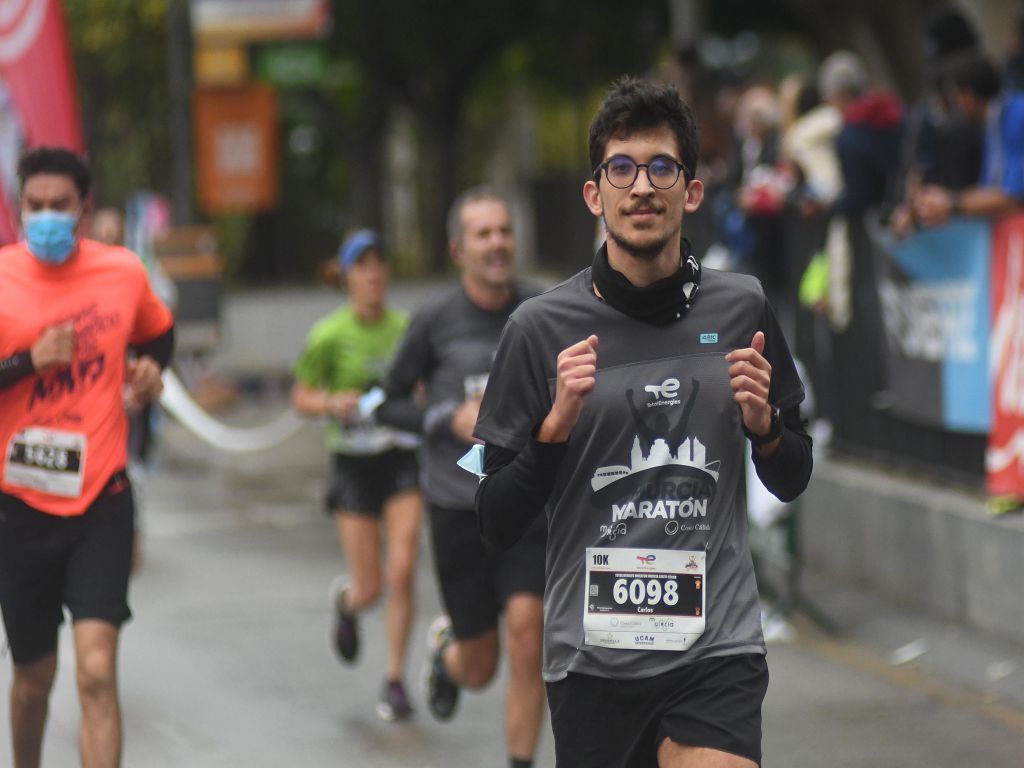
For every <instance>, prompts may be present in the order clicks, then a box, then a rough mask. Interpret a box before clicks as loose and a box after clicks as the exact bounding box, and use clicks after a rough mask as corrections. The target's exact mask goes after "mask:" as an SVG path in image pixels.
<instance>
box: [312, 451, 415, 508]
mask: <svg viewBox="0 0 1024 768" xmlns="http://www.w3.org/2000/svg"><path fill="white" fill-rule="evenodd" d="M417 487H419V466H418V464H417V462H416V452H415V451H410V450H404V449H400V448H392V449H391V450H390V451H386V452H385V453H378V454H375V455H372V456H348V455H346V454H342V453H335V454H332V455H331V475H330V478H329V479H328V481H327V498H326V499H325V504H326V508H327V512H328V514H334V513H337V512H345V513H352V514H356V515H365V516H366V517H372V518H380V516H381V515H382V514H383V513H384V502H386V501H387V500H388V499H390V498H391V497H392V496H395V495H396V494H399V493H401V492H402V491H411V490H413V489H415V488H417Z"/></svg>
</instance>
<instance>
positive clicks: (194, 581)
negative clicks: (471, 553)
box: [0, 398, 1024, 768]
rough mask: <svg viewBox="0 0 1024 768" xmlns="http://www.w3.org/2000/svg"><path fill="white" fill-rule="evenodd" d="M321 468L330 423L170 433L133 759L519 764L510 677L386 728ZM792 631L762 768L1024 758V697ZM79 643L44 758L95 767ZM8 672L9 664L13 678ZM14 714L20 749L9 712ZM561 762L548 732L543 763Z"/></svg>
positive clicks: (145, 765)
mask: <svg viewBox="0 0 1024 768" xmlns="http://www.w3.org/2000/svg"><path fill="white" fill-rule="evenodd" d="M258 405H259V407H256V408H254V407H252V406H250V407H248V408H247V409H245V412H244V413H240V414H234V415H232V418H235V419H241V420H242V421H247V422H249V423H255V422H259V421H265V420H269V418H270V417H271V416H273V415H274V414H275V413H276V412H278V410H279V409H280V408H281V407H283V403H282V401H281V400H280V398H270V399H269V400H267V401H266V402H264V403H262V404H258ZM324 466H325V458H324V456H323V454H322V451H321V448H320V443H319V436H318V430H317V428H316V426H315V425H309V426H308V427H306V428H304V429H303V430H302V431H301V432H300V433H299V434H298V435H296V436H295V437H293V438H291V439H290V440H289V441H288V442H287V443H286V444H285V445H283V446H282V447H281V448H280V449H278V450H275V451H272V452H266V453H261V454H254V455H243V456H232V455H225V454H221V453H219V452H217V451H215V450H213V449H212V448H209V447H207V446H205V445H203V444H201V443H199V442H197V441H196V440H195V439H194V438H192V437H191V436H190V435H188V434H187V433H185V432H184V430H182V429H181V428H180V427H179V426H177V425H175V424H169V425H168V426H167V429H166V430H165V432H164V440H163V445H162V447H161V451H160V458H159V460H158V462H157V467H156V469H155V471H154V473H153V474H152V476H151V477H150V478H149V481H148V482H147V484H146V487H145V498H144V505H145V511H144V526H145V534H144V536H145V561H144V564H143V568H142V570H141V572H140V573H139V574H138V576H137V577H136V579H135V581H134V584H133V590H132V605H133V609H134V612H135V618H134V620H133V621H132V622H131V623H130V624H129V625H128V626H127V627H126V629H125V632H124V634H123V641H122V654H121V678H122V679H121V689H122V698H123V704H124V710H125V765H126V766H129V768H180V767H181V766H189V767H190V768H213V767H214V766H217V767H231V768H233V767H234V766H245V767H246V768H261V767H263V766H266V767H267V768H270V767H271V766H273V767H274V768H279V766H309V767H310V768H319V767H320V766H325V767H326V766H332V767H336V766H374V767H380V768H392V767H393V766H415V767H418V768H428V767H434V768H441V767H442V766H446V767H451V768H481V767H482V766H495V767H498V766H502V765H505V764H506V761H505V758H504V754H503V753H504V750H503V741H502V735H501V717H502V689H503V684H502V682H501V681H498V682H497V683H496V684H495V685H493V686H492V687H491V688H490V689H489V690H488V691H485V692H483V693H480V694H469V695H466V696H465V698H464V699H463V703H462V707H461V710H460V713H459V714H458V716H457V717H456V719H455V720H454V721H452V722H451V723H447V724H441V723H436V722H434V721H433V720H432V719H431V717H430V715H429V714H428V713H427V712H426V709H425V706H424V705H423V703H422V698H421V696H420V694H419V690H418V687H416V689H415V690H414V695H415V703H416V705H417V713H416V717H415V719H414V720H413V721H412V722H410V723H407V724H397V725H396V724H389V723H385V722H382V721H380V720H379V719H378V718H377V716H376V714H375V712H374V701H375V697H376V694H377V689H378V686H379V684H380V677H381V670H382V668H383V658H384V654H383V644H382V643H381V642H377V641H378V640H380V639H382V638H383V613H382V611H381V610H380V609H379V608H378V609H375V610H374V611H372V612H371V613H369V614H368V615H367V617H366V619H365V621H364V633H365V634H364V638H365V639H366V640H367V642H364V649H365V652H364V654H363V657H362V658H361V660H360V663H359V664H358V665H357V666H356V667H354V668H349V667H343V666H341V665H340V664H339V663H338V662H337V661H336V660H335V658H334V656H333V655H332V652H331V650H330V646H329V643H328V632H329V629H328V628H329V619H328V611H327V599H326V597H327V595H326V593H327V586H328V584H329V582H330V580H331V579H332V577H333V576H334V575H336V574H337V573H338V572H339V571H342V570H343V569H344V564H343V562H342V560H341V557H340V555H339V553H338V547H337V543H336V542H335V539H334V532H333V527H332V525H331V523H330V521H329V520H328V519H327V518H326V517H325V516H324V515H323V514H322V512H321V505H320V496H321V482H322V476H323V469H324ZM419 576H420V578H419V581H418V587H417V592H418V599H419V613H418V617H417V622H416V629H415V637H414V643H413V648H412V652H411V659H410V672H411V676H412V678H413V680H411V681H410V682H411V683H413V684H416V683H417V682H418V675H419V669H420V667H421V665H422V663H423V661H424V658H425V655H426V654H425V646H424V643H423V639H422V638H423V634H424V632H425V630H426V626H427V624H428V623H429V621H430V619H431V618H432V617H433V616H434V615H435V614H436V613H437V612H438V598H437V591H436V588H435V584H434V580H433V575H432V572H431V565H430V560H429V552H428V551H427V547H426V546H424V547H423V557H422V559H421V567H420V572H419ZM795 626H796V632H795V637H794V638H793V639H791V640H790V641H788V642H779V643H772V644H771V645H770V649H769V662H770V667H771V678H772V682H771V688H770V690H769V695H768V700H767V703H766V706H765V723H764V731H765V737H764V753H765V760H764V765H765V766H778V767H783V766H784V767H786V768H805V767H806V768H818V767H820V766H830V767H832V768H845V767H849V768H865V767H870V766H880V767H881V766H885V767H886V768H889V767H890V766H900V767H901V768H913V767H914V766H929V767H933V766H963V765H971V766H986V767H988V768H1004V767H1005V768H1011V767H1012V768H1020V766H1024V708H1021V707H1018V706H1016V705H1015V704H1013V703H1012V702H1008V701H1007V700H1004V699H1000V698H998V697H993V696H992V695H991V694H990V693H986V692H985V691H983V690H980V689H974V688H971V687H970V686H967V685H959V684H955V683H951V682H950V681H949V680H948V679H946V678H943V677H941V676H936V675H932V674H930V673H929V672H928V671H927V670H926V669H920V668H917V667H915V666H914V665H909V666H907V665H904V666H894V665H893V664H891V663H890V660H889V659H888V658H887V657H885V656H884V655H882V654H880V653H878V652H877V649H874V648H871V647H868V646H866V645H864V644H863V643H858V642H854V641H852V640H845V639H843V638H834V637H826V636H824V635H822V634H820V633H819V632H817V631H815V630H814V628H813V627H811V626H810V624H808V623H806V622H801V621H799V620H798V621H797V622H796V624H795ZM70 651H71V648H70V637H69V633H68V632H67V631H66V630H65V631H64V632H63V634H62V646H61V653H62V657H63V662H62V665H61V670H60V673H59V677H58V682H57V686H56V689H55V691H54V695H53V699H52V704H51V714H50V721H49V725H48V730H47V735H46V743H45V748H44V764H45V765H47V766H70V765H76V764H77V763H78V758H77V747H76V743H77V727H78V707H77V702H76V698H75V692H74V675H73V670H72V668H71V664H72V662H71V659H72V655H71V653H70ZM9 678H10V669H9V662H7V663H4V664H3V665H2V667H0V684H2V685H3V686H5V687H6V686H7V685H8V683H9ZM5 702H6V700H5ZM2 709H3V714H2V718H0V719H2V722H0V741H2V742H4V743H5V744H6V743H8V742H9V729H8V723H7V706H6V703H5V704H4V705H3V707H2ZM594 727H595V728H601V727H609V724H602V723H595V724H594ZM2 749H3V750H4V751H2V752H0V754H3V755H4V756H5V757H4V758H3V759H0V763H6V762H7V760H6V755H9V751H7V750H8V748H7V747H3V748H2ZM553 764H554V759H553V750H552V740H551V735H550V732H549V731H547V730H545V733H544V735H543V741H542V746H541V750H540V754H539V757H538V761H537V765H538V766H551V765H553Z"/></svg>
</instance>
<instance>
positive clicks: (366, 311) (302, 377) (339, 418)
mask: <svg viewBox="0 0 1024 768" xmlns="http://www.w3.org/2000/svg"><path fill="white" fill-rule="evenodd" d="M339 265H340V267H341V273H342V276H343V278H344V281H345V284H346V286H347V288H348V292H349V301H348V303H347V304H346V305H345V306H343V307H341V308H340V309H338V310H336V311H335V312H333V313H332V314H330V315H328V316H327V317H325V318H323V319H321V320H320V321H318V322H317V323H316V324H315V325H314V326H313V329H312V330H311V331H310V333H309V338H308V339H307V342H306V348H305V349H304V350H303V352H302V355H301V356H300V357H299V360H298V362H297V363H296V364H295V384H294V386H293V388H292V405H293V406H294V407H295V409H296V410H297V411H298V412H299V413H302V414H305V415H308V416H325V417H327V418H328V420H329V422H328V426H327V429H326V442H327V449H328V450H329V451H330V452H331V458H332V460H331V475H330V479H329V482H328V487H327V499H326V501H327V509H328V511H329V512H330V513H331V514H332V515H333V517H334V521H335V526H336V528H337V532H338V539H339V542H340V543H341V548H342V552H343V554H344V556H345V560H346V561H347V563H348V565H349V569H350V571H351V574H350V576H349V577H339V578H337V579H335V581H334V582H333V583H332V585H331V606H332V611H333V614H334V644H335V649H336V650H337V652H338V655H339V656H340V657H341V658H342V659H343V660H344V661H346V662H354V661H355V659H356V657H357V656H358V653H359V632H358V622H357V615H358V613H359V612H360V611H362V610H364V609H366V608H368V607H370V606H371V605H373V603H375V602H376V600H377V598H378V597H379V596H380V593H381V590H382V587H383V586H384V582H385V581H386V586H387V589H388V605H387V619H386V624H387V633H388V668H387V675H386V679H385V681H384V684H383V686H382V689H381V694H380V699H379V701H378V703H377V712H378V714H379V715H380V716H381V717H382V718H384V719H385V720H402V719H406V718H408V717H410V716H411V715H412V707H411V705H410V703H409V697H408V696H407V694H406V691H405V687H404V684H403V671H404V668H405V657H406V650H407V648H408V640H409V630H410V628H411V626H412V618H413V608H414V606H413V585H412V580H413V574H414V573H415V569H416V554H417V550H418V543H419V531H420V518H421V516H422V500H421V497H420V492H419V488H418V479H417V475H418V468H417V463H416V453H415V448H416V438H415V437H413V436H411V435H407V434H404V433H401V432H397V431H395V430H393V429H391V428H389V427H384V426H381V425H379V424H377V423H376V422H375V421H374V419H373V416H372V410H373V407H372V404H371V403H372V399H373V393H372V390H373V387H374V386H375V385H376V384H377V383H378V382H379V381H380V379H381V378H382V377H383V375H384V372H385V369H386V368H387V364H388V362H389V360H390V358H391V356H392V354H393V352H394V349H395V346H396V345H397V343H398V341H399V339H400V338H401V337H402V334H403V332H404V331H405V325H406V317H405V315H404V314H401V313H399V312H395V311H393V310H391V309H389V308H388V307H387V305H386V297H387V291H388V283H389V277H390V275H389V270H388V264H387V261H386V260H385V258H384V252H383V249H382V246H381V242H380V238H379V237H378V236H377V235H376V234H375V233H374V232H371V231H369V230H359V231H357V232H355V233H353V234H352V235H350V236H349V237H348V238H346V240H345V242H344V243H343V244H342V247H341V250H340V252H339ZM382 533H383V534H384V535H385V536H386V538H387V542H388V551H387V564H386V571H384V573H386V579H385V576H384V573H382V570H383V569H382V563H381V561H380V538H381V535H382Z"/></svg>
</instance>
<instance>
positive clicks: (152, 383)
mask: <svg viewBox="0 0 1024 768" xmlns="http://www.w3.org/2000/svg"><path fill="white" fill-rule="evenodd" d="M125 373H126V378H125V389H124V407H125V409H126V410H128V411H129V412H133V411H135V410H137V409H138V408H140V407H141V406H142V405H144V404H145V403H151V402H153V401H154V400H156V399H157V398H158V397H160V393H161V392H163V391H164V380H163V371H162V370H160V366H159V365H157V362H156V360H154V359H153V358H152V357H150V356H149V355H143V356H142V357H137V358H135V359H134V360H129V361H128V363H127V364H126V365H125Z"/></svg>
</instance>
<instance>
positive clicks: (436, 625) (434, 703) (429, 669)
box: [423, 616, 459, 720]
mask: <svg viewBox="0 0 1024 768" xmlns="http://www.w3.org/2000/svg"><path fill="white" fill-rule="evenodd" d="M454 640H455V635H454V634H453V633H452V624H451V621H450V620H449V619H448V617H447V616H438V617H437V618H436V619H434V620H433V621H432V622H431V624H430V629H429V630H427V647H428V649H429V650H430V655H429V657H428V659H427V665H426V667H425V668H424V674H423V696H424V698H425V699H426V700H427V707H428V708H429V709H430V711H431V713H432V714H433V715H434V717H435V718H437V719H438V720H450V719H451V718H452V715H454V714H455V709H456V707H457V706H458V703H459V686H458V685H456V684H455V681H454V680H452V679H451V677H450V676H449V674H448V672H447V671H446V670H445V668H444V649H445V648H447V647H448V646H449V645H450V644H451V643H452V642H453V641H454Z"/></svg>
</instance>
